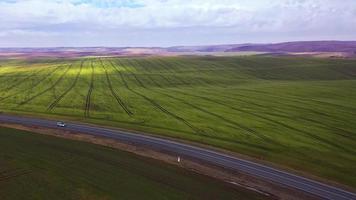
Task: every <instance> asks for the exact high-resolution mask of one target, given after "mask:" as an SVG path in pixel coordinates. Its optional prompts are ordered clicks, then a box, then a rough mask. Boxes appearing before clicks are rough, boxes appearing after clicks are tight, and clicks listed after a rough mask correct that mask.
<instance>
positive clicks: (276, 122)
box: [175, 90, 353, 152]
mask: <svg viewBox="0 0 356 200" xmlns="http://www.w3.org/2000/svg"><path fill="white" fill-rule="evenodd" d="M175 92H178V93H181V94H183V95H187V96H193V97H196V98H201V99H204V100H206V101H210V102H212V103H215V104H218V105H221V106H224V107H227V108H230V109H232V110H236V111H239V112H242V113H245V114H249V115H252V116H255V117H258V118H260V119H263V120H266V121H269V122H272V123H275V124H277V125H280V126H282V127H285V128H288V129H290V130H294V131H296V132H299V133H303V134H304V135H305V136H307V137H309V138H311V139H314V140H317V141H320V142H323V143H324V144H327V145H329V146H332V147H334V148H337V149H342V150H344V151H346V152H353V151H352V150H349V149H347V148H344V147H343V146H341V145H338V144H336V143H334V142H331V141H329V140H325V139H323V138H322V137H319V136H317V135H314V134H312V133H309V132H307V131H304V130H301V129H298V128H295V127H292V126H290V125H288V124H285V123H282V122H280V121H277V120H273V119H270V118H267V117H265V116H261V115H259V114H256V113H253V112H248V111H246V110H243V109H239V108H236V107H233V106H230V105H228V104H225V103H222V102H220V101H217V100H213V99H211V98H208V97H205V96H200V95H193V94H188V93H185V92H181V91H176V90H175ZM183 101H184V100H183ZM186 103H187V104H190V103H188V102H186ZM192 106H194V105H192ZM207 112H210V111H207Z"/></svg>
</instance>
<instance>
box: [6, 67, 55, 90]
mask: <svg viewBox="0 0 356 200" xmlns="http://www.w3.org/2000/svg"><path fill="white" fill-rule="evenodd" d="M58 67H59V66H58ZM58 67H57V68H58ZM57 68H56V69H57ZM43 70H45V69H40V70H37V71H35V72H33V73H31V74H30V75H27V76H26V77H25V78H23V79H20V80H15V81H14V82H15V83H13V84H12V85H10V86H8V87H7V88H5V89H3V90H2V91H4V92H8V91H10V90H12V89H13V88H15V87H16V86H19V85H21V84H23V83H24V82H25V81H27V80H29V79H30V78H32V77H35V76H36V75H37V73H38V72H41V71H43Z"/></svg>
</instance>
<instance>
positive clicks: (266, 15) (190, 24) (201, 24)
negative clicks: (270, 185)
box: [0, 0, 356, 47]
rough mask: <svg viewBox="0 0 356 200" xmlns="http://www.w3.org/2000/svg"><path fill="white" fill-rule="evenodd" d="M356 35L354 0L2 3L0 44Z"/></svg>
mask: <svg viewBox="0 0 356 200" xmlns="http://www.w3.org/2000/svg"><path fill="white" fill-rule="evenodd" d="M301 40H302V41H307V40H356V0H102V1H99V0H0V47H58V46H60V47H64V46H66V47H79V46H113V47H114V46H116V47H118V46H145V47H147V46H162V47H166V46H175V45H210V44H232V43H234V44H236V43H275V42H284V41H301Z"/></svg>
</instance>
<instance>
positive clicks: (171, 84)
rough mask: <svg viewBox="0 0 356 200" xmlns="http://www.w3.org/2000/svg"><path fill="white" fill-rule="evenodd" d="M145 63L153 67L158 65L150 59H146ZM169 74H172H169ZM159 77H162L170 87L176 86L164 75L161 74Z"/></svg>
mask: <svg viewBox="0 0 356 200" xmlns="http://www.w3.org/2000/svg"><path fill="white" fill-rule="evenodd" d="M145 62H148V63H150V64H151V65H155V64H156V63H154V62H153V61H151V60H148V59H146V60H145ZM157 65H159V64H157ZM160 66H161V65H160ZM165 71H167V70H165ZM169 73H170V72H169ZM159 76H160V77H161V78H162V79H164V80H166V82H167V83H168V84H169V86H174V85H175V83H173V82H172V81H171V80H170V79H169V78H167V77H166V76H164V75H163V74H162V73H159Z"/></svg>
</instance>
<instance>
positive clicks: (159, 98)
mask: <svg viewBox="0 0 356 200" xmlns="http://www.w3.org/2000/svg"><path fill="white" fill-rule="evenodd" d="M0 66H1V67H0V110H1V111H3V112H12V113H31V114H36V115H40V116H46V117H51V118H64V119H72V120H80V121H85V122H89V123H96V124H102V125H110V126H115V127H122V128H127V129H134V130H138V131H144V132H147V133H152V134H158V135H164V136H170V137H174V138H179V139H185V140H190V141H194V142H199V143H204V144H208V145H212V146H215V147H219V148H224V149H227V150H230V151H234V152H237V153H240V154H244V155H248V156H251V157H254V158H257V159H261V160H265V161H269V162H273V163H277V164H280V165H282V166H286V167H289V168H292V169H296V170H300V171H304V172H307V173H309V174H313V175H316V176H319V177H323V178H326V179H329V180H333V181H336V182H339V183H343V184H345V185H349V186H352V187H356V179H355V177H356V167H355V166H356V156H355V155H356V148H355V147H356V122H355V116H356V60H352V59H321V58H301V57H298V58H297V57H266V56H235V57H211V56H181V57H130V58H109V57H107V58H104V57H103V58H95V57H88V58H83V59H47V60H45V59H31V60H16V59H13V60H11V59H8V60H2V61H0Z"/></svg>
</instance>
